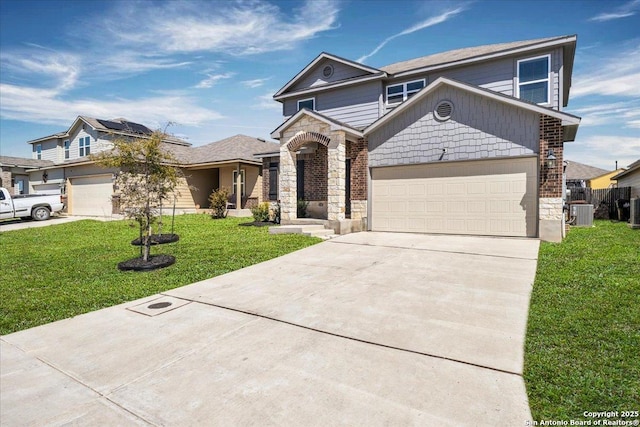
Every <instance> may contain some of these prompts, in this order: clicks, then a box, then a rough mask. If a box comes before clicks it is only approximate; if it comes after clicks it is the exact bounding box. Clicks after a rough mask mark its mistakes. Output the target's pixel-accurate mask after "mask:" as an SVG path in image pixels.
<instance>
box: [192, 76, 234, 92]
mask: <svg viewBox="0 0 640 427" xmlns="http://www.w3.org/2000/svg"><path fill="white" fill-rule="evenodd" d="M234 75H235V73H224V74H208V75H207V78H206V79H204V80H202V81H200V83H198V84H197V85H195V86H194V87H195V88H196V89H209V88H210V87H211V86H213V85H215V84H216V83H218V81H219V80H225V79H230V78H231V77H233V76H234Z"/></svg>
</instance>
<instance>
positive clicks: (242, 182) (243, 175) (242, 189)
mask: <svg viewBox="0 0 640 427" xmlns="http://www.w3.org/2000/svg"><path fill="white" fill-rule="evenodd" d="M237 177H238V169H234V170H233V191H232V194H235V193H236V179H237ZM245 178H246V173H245V171H244V169H240V193H242V194H240V196H242V197H244V196H246V194H247V188H246V186H245Z"/></svg>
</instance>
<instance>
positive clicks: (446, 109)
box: [434, 101, 453, 122]
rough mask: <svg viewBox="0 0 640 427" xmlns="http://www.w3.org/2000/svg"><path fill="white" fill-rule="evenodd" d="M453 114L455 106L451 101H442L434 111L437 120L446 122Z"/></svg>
mask: <svg viewBox="0 0 640 427" xmlns="http://www.w3.org/2000/svg"><path fill="white" fill-rule="evenodd" d="M451 114H453V104H452V103H451V101H440V102H438V105H436V108H435V110H434V115H435V117H436V120H438V121H441V122H444V121H447V120H449V119H450V118H451Z"/></svg>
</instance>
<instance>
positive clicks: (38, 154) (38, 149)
mask: <svg viewBox="0 0 640 427" xmlns="http://www.w3.org/2000/svg"><path fill="white" fill-rule="evenodd" d="M36 159H38V160H42V144H37V145H36Z"/></svg>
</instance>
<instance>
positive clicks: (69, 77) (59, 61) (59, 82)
mask: <svg viewBox="0 0 640 427" xmlns="http://www.w3.org/2000/svg"><path fill="white" fill-rule="evenodd" d="M0 60H1V64H2V69H3V77H6V76H7V74H8V76H9V77H10V76H17V77H16V78H18V79H20V78H23V77H28V78H33V77H36V78H35V79H34V80H36V81H39V82H41V83H42V84H47V85H49V86H54V87H56V88H57V89H58V90H68V89H72V88H73V87H75V85H76V83H77V81H78V78H79V75H80V73H81V66H80V64H81V58H80V57H79V56H78V55H74V54H72V53H67V52H55V51H52V50H49V49H45V48H42V47H40V46H35V45H33V46H32V48H31V49H29V50H20V51H4V52H2V54H1V55H0ZM3 80H4V78H3Z"/></svg>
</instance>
